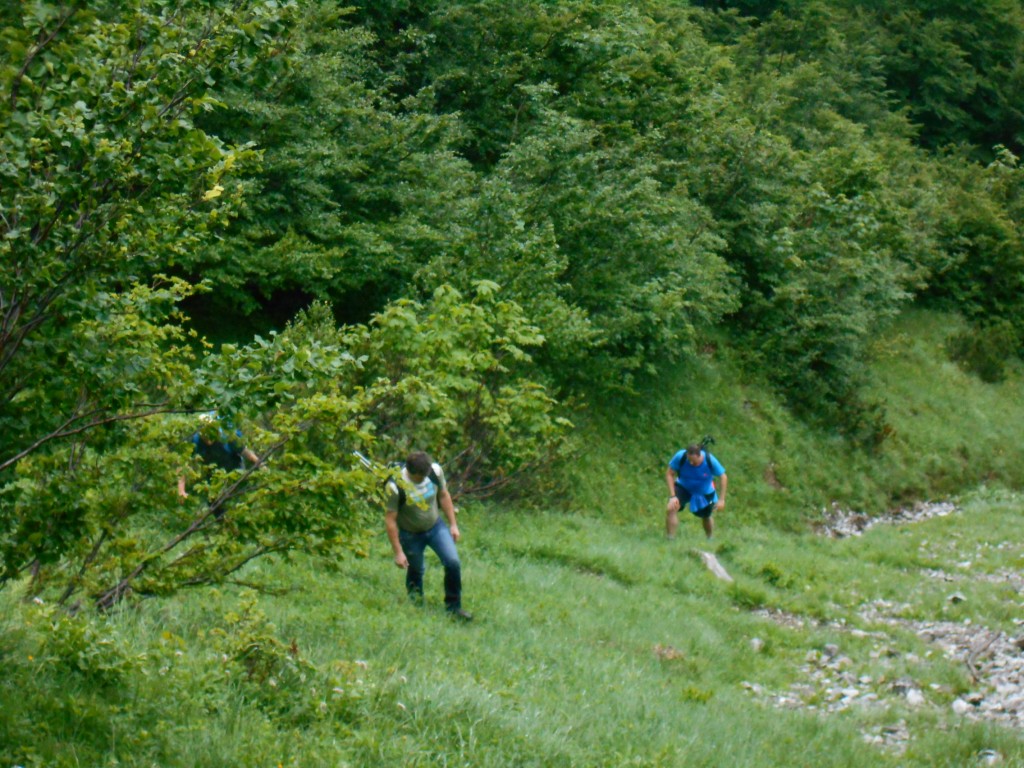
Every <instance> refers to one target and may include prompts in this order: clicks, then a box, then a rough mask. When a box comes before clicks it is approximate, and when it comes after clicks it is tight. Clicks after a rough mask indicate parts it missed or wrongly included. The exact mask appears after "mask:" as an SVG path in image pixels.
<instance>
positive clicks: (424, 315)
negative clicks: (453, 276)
mask: <svg viewBox="0 0 1024 768" xmlns="http://www.w3.org/2000/svg"><path fill="white" fill-rule="evenodd" d="M497 288H498V287H497V286H496V285H495V284H493V283H489V282H484V281H482V282H480V283H478V284H477V285H476V286H475V287H474V294H473V296H472V297H471V298H470V299H469V300H465V299H463V297H462V294H460V293H459V292H458V291H456V290H454V289H452V288H449V287H441V288H438V289H437V291H436V292H435V293H434V297H433V300H432V301H431V302H430V304H429V305H421V304H419V303H417V302H413V301H408V300H405V301H399V302H396V303H395V304H393V305H391V306H390V307H389V308H388V309H387V310H386V311H385V312H382V313H381V314H380V315H379V316H377V317H376V318H374V320H373V322H372V323H371V324H370V325H369V326H367V327H353V328H350V329H347V334H346V344H347V345H348V347H349V348H350V349H351V350H352V353H353V354H354V355H357V356H358V357H360V358H361V360H362V361H363V365H362V367H361V369H360V372H359V375H358V376H357V377H354V378H353V379H352V380H351V381H350V382H348V383H347V386H348V387H352V389H351V392H352V394H353V396H355V395H358V396H359V397H362V398H365V399H366V401H367V402H368V403H369V404H372V407H368V408H367V409H366V410H365V412H364V413H363V414H362V418H363V419H365V420H366V422H365V428H366V429H368V430H371V431H372V433H373V434H374V436H375V437H376V439H377V440H379V441H381V442H383V443H384V445H385V446H386V447H387V449H388V450H389V451H390V452H391V454H390V455H389V456H382V457H381V459H382V460H388V459H394V458H395V457H398V458H401V457H403V456H405V455H406V454H407V453H408V452H409V451H410V450H412V449H414V448H419V449H421V450H428V451H430V452H431V453H433V454H434V455H435V456H436V458H437V459H438V460H439V461H441V463H442V464H443V465H444V466H445V467H446V475H447V476H448V478H449V480H450V482H451V483H452V486H453V489H454V490H455V491H456V492H460V493H475V494H486V493H490V492H493V491H494V490H495V489H497V488H500V487H502V486H505V485H506V484H508V483H509V482H510V481H511V480H513V479H515V480H516V484H518V485H520V486H521V487H520V489H519V491H520V492H523V491H525V490H527V488H529V487H532V486H531V485H530V473H532V472H533V471H535V470H536V469H537V468H539V467H542V466H544V464H545V463H547V462H549V461H551V460H552V459H553V458H554V457H555V456H556V455H558V453H559V451H560V446H561V442H562V436H563V435H564V433H565V432H566V430H567V429H568V428H569V427H570V426H571V424H570V422H569V421H568V420H566V419H565V418H564V417H563V416H561V415H560V410H561V409H560V408H559V407H558V405H557V403H556V402H555V401H554V399H552V397H551V396H550V395H549V394H548V393H547V391H546V389H545V387H544V386H543V385H542V384H541V383H540V382H539V381H537V380H535V379H533V378H531V373H532V368H531V365H532V363H531V351H532V350H534V349H537V348H539V347H540V346H541V344H542V343H543V341H544V338H543V336H541V334H540V332H539V331H538V329H537V328H536V327H534V326H533V325H531V324H530V323H529V322H528V321H527V319H526V317H525V315H524V313H523V311H522V309H521V308H520V307H519V306H518V305H517V304H515V303H514V302H512V301H509V300H506V299H503V298H501V297H500V295H499V292H498V289H497ZM543 479H544V478H543V477H541V478H537V480H538V481H540V482H543Z"/></svg>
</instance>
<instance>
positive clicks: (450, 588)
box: [384, 451, 473, 621]
mask: <svg viewBox="0 0 1024 768" xmlns="http://www.w3.org/2000/svg"><path fill="white" fill-rule="evenodd" d="M387 492H388V493H387V502H386V505H385V513H384V524H385V526H386V528H387V532H388V540H389V541H390V542H391V548H392V549H393V550H394V553H395V565H397V566H398V567H399V568H404V569H405V588H406V591H407V592H408V593H409V597H410V598H411V599H413V600H414V601H416V602H421V601H422V600H423V572H424V570H425V563H424V560H423V554H424V552H425V551H426V549H427V547H430V548H431V549H432V550H434V552H435V553H436V554H437V556H438V558H440V560H441V565H442V566H443V567H444V602H445V608H446V609H447V611H448V615H449V616H451V617H452V618H454V619H458V620H461V621H469V620H471V619H472V618H473V617H472V615H471V614H469V613H467V612H466V611H464V610H463V609H462V564H461V563H460V561H459V553H458V551H457V550H456V549H455V542H457V541H458V540H459V538H460V534H459V526H458V523H457V522H456V521H455V505H454V503H453V502H452V497H451V494H450V493H449V492H448V485H447V484H446V483H445V479H444V471H443V470H442V469H441V465H440V464H437V463H435V462H434V461H433V460H432V459H431V458H430V456H428V455H427V454H426V453H424V452H423V451H415V452H413V453H411V454H409V457H408V458H407V459H406V460H405V466H404V467H402V468H401V470H400V471H399V472H398V473H397V474H396V476H395V477H393V478H392V479H391V480H389V481H388V483H387ZM439 507H440V509H441V511H443V512H444V517H443V518H442V516H441V515H440V514H439V513H438V508H439Z"/></svg>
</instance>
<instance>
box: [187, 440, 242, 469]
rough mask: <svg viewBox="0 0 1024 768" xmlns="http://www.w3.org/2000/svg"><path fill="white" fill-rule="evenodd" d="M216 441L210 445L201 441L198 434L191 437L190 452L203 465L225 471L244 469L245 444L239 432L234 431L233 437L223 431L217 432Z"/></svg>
mask: <svg viewBox="0 0 1024 768" xmlns="http://www.w3.org/2000/svg"><path fill="white" fill-rule="evenodd" d="M218 432H219V434H218V435H217V439H216V440H214V441H213V442H212V443H208V442H206V441H205V440H203V438H202V436H201V435H200V433H199V432H196V433H195V434H194V435H192V450H193V452H194V453H195V455H196V456H199V457H200V458H201V459H202V460H203V461H204V462H205V463H207V464H213V465H214V466H217V467H220V468H221V469H223V470H225V471H228V472H229V471H231V470H232V469H244V466H245V463H244V462H243V461H242V453H243V452H244V451H245V444H244V443H243V442H242V432H241V430H237V429H236V430H235V434H234V435H229V434H227V433H225V432H224V430H219V431H218Z"/></svg>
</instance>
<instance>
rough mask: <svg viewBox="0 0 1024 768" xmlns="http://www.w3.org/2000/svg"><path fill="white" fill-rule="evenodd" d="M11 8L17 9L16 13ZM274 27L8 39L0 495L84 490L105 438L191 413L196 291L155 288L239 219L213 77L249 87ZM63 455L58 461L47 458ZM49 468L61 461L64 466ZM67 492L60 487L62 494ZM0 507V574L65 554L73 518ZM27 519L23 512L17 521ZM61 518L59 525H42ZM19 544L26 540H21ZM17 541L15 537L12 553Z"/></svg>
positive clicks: (152, 20)
mask: <svg viewBox="0 0 1024 768" xmlns="http://www.w3.org/2000/svg"><path fill="white" fill-rule="evenodd" d="M8 8H9V7H8ZM279 16H280V10H279V9H278V8H277V7H275V6H274V5H271V4H267V5H262V4H259V5H253V6H251V7H237V8H233V9H227V8H225V9H223V10H211V9H210V7H209V5H208V4H206V3H181V4H178V5H176V6H175V7H173V8H171V7H169V6H167V5H165V4H163V3H141V2H140V3H135V4H132V5H129V6H124V5H123V4H120V3H90V4H86V3H67V4H64V3H44V2H38V3H30V4H22V5H21V11H20V12H15V11H14V10H11V9H8V10H7V11H6V12H5V13H4V16H3V20H2V21H3V25H4V26H3V27H2V29H0V37H2V39H3V43H4V47H5V50H6V51H8V54H9V55H8V57H7V58H6V59H5V61H4V64H3V65H2V66H0V91H2V93H3V98H2V99H0V125H3V126H4V142H3V149H2V155H0V234H2V237H0V264H2V269H3V279H2V285H0V427H2V429H3V431H4V434H5V440H4V447H3V449H2V450H0V484H2V485H3V487H4V488H10V487H11V484H12V483H17V482H20V480H17V479H16V478H15V475H14V474H13V473H14V472H15V470H18V472H19V476H20V477H22V478H24V476H25V473H28V472H31V471H34V470H32V469H30V468H24V469H22V467H21V466H20V464H21V463H22V462H24V461H25V460H26V458H28V457H30V456H32V455H33V454H36V453H40V454H42V457H41V458H40V459H39V461H40V462H41V465H47V468H39V467H37V468H36V469H38V471H41V472H44V473H45V472H51V471H52V472H58V473H63V474H64V475H73V474H74V473H75V472H76V471H77V469H78V459H79V458H80V457H81V456H82V455H83V454H84V452H85V451H87V450H88V449H89V447H90V446H91V445H92V444H93V443H96V444H101V445H102V444H103V443H104V441H106V440H107V439H108V430H107V429H103V427H104V426H105V425H114V424H116V423H118V422H123V421H125V420H132V419H136V418H142V417H146V416H150V415H152V414H154V413H156V412H160V411H166V410H173V409H175V408H178V407H180V403H181V400H180V395H181V392H182V390H183V389H186V388H187V380H188V375H187V360H188V352H187V349H186V348H184V347H183V346H182V342H183V340H184V338H183V335H182V333H181V332H180V330H178V328H177V324H176V321H175V320H174V317H173V311H174V307H175V304H176V302H178V301H180V300H182V299H183V298H185V297H186V296H187V295H188V293H189V292H190V290H191V289H190V288H189V287H188V286H187V285H185V284H183V283H182V282H180V281H176V280H169V279H167V278H162V277H160V276H159V275H160V273H161V272H163V271H165V269H166V267H167V265H168V264H169V263H170V262H171V261H173V259H174V257H175V255H176V254H180V253H183V252H185V251H188V250H190V249H192V248H195V247H197V246H198V244H199V243H200V242H202V241H203V240H204V238H206V237H208V236H209V232H210V230H211V228H213V227H215V226H216V225H217V222H218V221H219V220H220V219H221V218H223V217H224V215H225V211H226V210H229V209H230V207H231V201H232V198H233V196H234V193H233V192H232V191H230V189H229V188H230V182H229V178H230V172H231V170H232V168H233V167H236V166H238V165H241V164H242V163H244V162H246V161H248V160H249V158H250V153H249V151H248V150H247V149H245V148H230V147H226V146H224V145H223V144H222V143H221V142H219V141H217V140H216V139H215V138H213V137H211V136H209V135H207V134H205V133H203V132H202V131H200V130H198V129H196V128H195V126H194V124H193V120H194V117H195V115H196V114H197V113H199V112H201V111H203V110H207V109H211V108H213V107H214V106H215V105H214V102H213V101H212V100H211V99H210V98H209V97H208V96H207V94H206V91H207V89H208V87H209V82H210V81H211V79H212V77H213V76H214V73H215V72H222V71H237V72H244V71H245V70H247V69H248V68H250V67H251V66H252V64H253V62H254V61H255V60H256V59H257V58H258V56H260V55H261V52H262V48H261V46H262V43H263V41H264V40H265V39H267V37H268V36H269V35H272V34H273V33H274V31H275V30H276V28H277V26H276V25H277V24H278V22H279ZM57 455H59V456H60V457H61V458H60V459H59V460H56V459H52V458H51V456H57ZM55 461H59V462H63V463H62V464H60V466H59V467H58V466H57V464H56V463H54V462H55ZM55 482H56V480H55ZM10 498H11V497H10V495H7V494H5V495H4V496H3V501H2V502H0V537H2V538H3V540H4V542H5V544H4V550H5V551H6V552H7V553H11V552H14V551H17V552H19V553H22V555H24V556H19V557H15V558H14V559H7V558H5V560H4V563H3V572H4V576H5V578H9V577H10V576H11V575H12V574H13V572H15V571H16V570H17V569H18V568H20V567H21V566H23V565H24V564H25V563H26V562H31V561H32V560H33V557H40V558H42V557H46V558H49V557H53V556H56V555H59V553H60V551H61V548H62V546H63V543H64V540H63V537H65V536H71V537H73V536H74V535H75V534H76V531H77V530H78V527H77V526H78V517H79V513H78V512H76V511H75V510H76V504H77V502H76V501H74V500H70V501H68V502H67V503H65V504H62V505H57V507H56V511H55V510H54V509H52V508H47V509H43V508H26V507H18V506H17V504H16V503H12V502H11V501H10ZM16 508H17V509H16ZM51 513H53V517H52V518H50V517H48V515H49V514H51ZM26 530H30V531H33V533H31V534H25V531H26ZM12 531H21V532H22V533H21V534H20V535H18V536H16V538H15V539H13V540H12V539H10V538H9V536H10V535H11V532H12Z"/></svg>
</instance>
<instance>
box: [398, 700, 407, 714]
mask: <svg viewBox="0 0 1024 768" xmlns="http://www.w3.org/2000/svg"><path fill="white" fill-rule="evenodd" d="M398 708H399V709H400V710H402V711H403V712H405V711H406V709H405V704H403V703H402V702H398Z"/></svg>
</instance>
